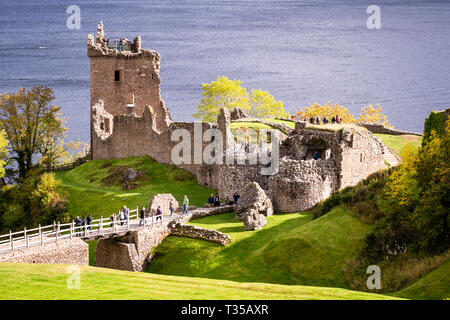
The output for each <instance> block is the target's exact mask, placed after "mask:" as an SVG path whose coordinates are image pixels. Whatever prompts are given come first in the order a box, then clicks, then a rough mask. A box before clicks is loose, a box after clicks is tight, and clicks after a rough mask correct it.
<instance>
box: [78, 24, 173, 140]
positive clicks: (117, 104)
mask: <svg viewBox="0 0 450 320" xmlns="http://www.w3.org/2000/svg"><path fill="white" fill-rule="evenodd" d="M87 55H88V57H89V58H90V78H91V83H90V86H91V90H90V98H91V102H90V103H91V113H92V106H93V105H94V104H96V103H99V102H100V101H101V100H102V101H103V104H104V108H105V110H106V111H107V112H108V113H110V114H111V115H112V116H116V115H119V114H131V113H135V114H136V115H138V116H140V115H142V113H143V111H144V107H145V106H147V105H148V106H150V107H151V108H152V110H153V112H154V113H155V121H156V128H157V130H158V131H160V132H161V131H164V130H166V129H167V127H168V126H169V124H170V123H171V122H172V120H171V118H170V114H169V111H168V109H167V107H166V106H165V104H164V101H163V99H162V98H161V92H160V83H161V80H160V78H159V61H160V55H159V53H158V52H156V51H154V50H147V49H141V37H140V36H137V37H136V38H135V39H134V41H130V40H128V39H126V38H121V39H118V40H110V39H108V38H105V34H104V32H103V23H102V22H100V23H99V24H98V27H97V35H96V41H95V42H94V37H93V35H92V34H90V35H89V36H88V40H87ZM92 116H93V115H92V114H91V120H92Z"/></svg>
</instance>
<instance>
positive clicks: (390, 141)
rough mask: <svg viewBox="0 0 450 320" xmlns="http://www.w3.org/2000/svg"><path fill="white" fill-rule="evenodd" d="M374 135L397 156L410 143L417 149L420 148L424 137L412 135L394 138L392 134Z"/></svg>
mask: <svg viewBox="0 0 450 320" xmlns="http://www.w3.org/2000/svg"><path fill="white" fill-rule="evenodd" d="M374 135H375V136H377V137H378V138H380V139H381V141H383V143H384V144H385V145H387V146H388V147H389V148H390V149H391V150H392V152H393V153H395V154H397V155H399V154H400V153H401V152H402V150H403V147H404V146H405V145H407V144H408V143H411V144H412V145H413V146H414V147H416V148H419V147H420V145H421V144H422V137H421V136H416V135H412V134H405V135H399V136H394V135H390V134H382V133H374Z"/></svg>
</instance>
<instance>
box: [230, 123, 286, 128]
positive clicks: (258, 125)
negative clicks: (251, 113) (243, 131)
mask: <svg viewBox="0 0 450 320" xmlns="http://www.w3.org/2000/svg"><path fill="white" fill-rule="evenodd" d="M239 128H248V129H253V130H261V129H268V130H278V129H277V128H275V127H272V126H270V125H268V124H265V123H262V122H251V121H235V122H232V123H230V129H239Z"/></svg>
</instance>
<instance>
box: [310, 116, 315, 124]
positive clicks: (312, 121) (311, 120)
mask: <svg viewBox="0 0 450 320" xmlns="http://www.w3.org/2000/svg"><path fill="white" fill-rule="evenodd" d="M309 122H311V124H314V123H316V118H314V116H311V118H310V119H309Z"/></svg>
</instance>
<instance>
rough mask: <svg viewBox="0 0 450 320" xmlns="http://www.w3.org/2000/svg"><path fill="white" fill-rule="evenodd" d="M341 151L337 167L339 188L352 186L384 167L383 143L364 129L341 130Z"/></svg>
mask: <svg viewBox="0 0 450 320" xmlns="http://www.w3.org/2000/svg"><path fill="white" fill-rule="evenodd" d="M341 136H342V151H341V152H340V154H339V161H337V167H338V171H339V189H342V188H345V187H347V186H353V185H355V184H357V183H358V182H359V181H361V180H363V179H365V178H366V177H368V176H369V175H370V174H372V173H374V172H376V171H379V170H382V169H386V164H385V161H384V157H383V152H384V144H383V143H382V142H381V140H380V139H378V138H377V137H375V136H373V135H372V134H371V133H370V132H368V131H367V130H364V129H360V128H357V129H355V130H351V131H350V130H343V131H342V133H341Z"/></svg>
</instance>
